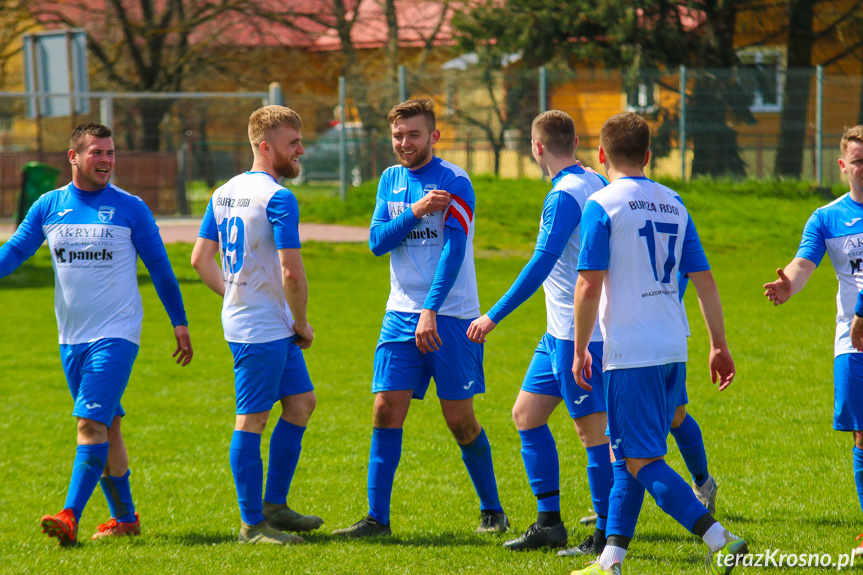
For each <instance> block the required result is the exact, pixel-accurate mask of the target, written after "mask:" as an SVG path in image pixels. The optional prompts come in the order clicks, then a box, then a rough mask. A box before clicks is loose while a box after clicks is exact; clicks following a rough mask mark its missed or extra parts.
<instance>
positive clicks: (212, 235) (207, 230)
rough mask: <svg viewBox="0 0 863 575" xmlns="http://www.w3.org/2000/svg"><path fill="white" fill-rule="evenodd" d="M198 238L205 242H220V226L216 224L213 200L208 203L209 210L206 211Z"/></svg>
mask: <svg viewBox="0 0 863 575" xmlns="http://www.w3.org/2000/svg"><path fill="white" fill-rule="evenodd" d="M198 237H199V238H204V239H205V240H212V241H214V242H218V241H219V225H218V223H217V222H216V216H215V215H214V214H213V198H212V197H211V198H210V201H209V202H207V209H206V211H204V217H203V219H202V220H201V229H200V230H198Z"/></svg>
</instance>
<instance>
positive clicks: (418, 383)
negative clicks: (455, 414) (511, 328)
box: [372, 315, 485, 400]
mask: <svg viewBox="0 0 863 575" xmlns="http://www.w3.org/2000/svg"><path fill="white" fill-rule="evenodd" d="M470 322H471V320H469V319H458V318H455V317H451V316H440V315H439V316H437V330H438V335H439V336H440V339H441V341H442V342H443V344H442V345H440V349H439V350H438V351H433V352H429V353H425V354H422V353H420V350H419V349H418V348H417V345H416V342H415V341H413V340H411V341H390V342H384V343H379V344H378V347H377V349H376V350H375V371H374V379H373V380H372V393H378V392H379V391H398V390H413V392H414V393H413V396H414V398H416V399H423V398H424V397H425V394H426V391H427V390H428V387H429V382H430V381H431V378H432V377H434V381H435V387H436V388H437V396H438V397H439V398H441V399H451V400H457V399H468V398H471V397H473V396H474V395H476V394H477V393H485V375H484V374H483V371H482V353H483V346H482V344H480V343H474V342H472V341H470V340H469V339H468V338H467V328H468V327H469V326H470Z"/></svg>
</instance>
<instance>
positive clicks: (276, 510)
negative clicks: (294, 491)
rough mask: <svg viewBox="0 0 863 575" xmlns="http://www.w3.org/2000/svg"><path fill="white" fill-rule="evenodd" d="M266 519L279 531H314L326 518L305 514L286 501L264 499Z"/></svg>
mask: <svg viewBox="0 0 863 575" xmlns="http://www.w3.org/2000/svg"><path fill="white" fill-rule="evenodd" d="M264 519H266V520H267V523H268V524H269V526H270V527H272V528H273V529H278V530H279V531H312V530H314V529H317V528H318V527H320V526H321V525H323V524H324V520H323V519H321V518H320V517H317V516H315V515H303V514H302V513H297V512H296V511H294V510H293V509H291V508H290V507H288V506H287V505H286V504H284V503H282V504H276V503H268V502H266V501H264Z"/></svg>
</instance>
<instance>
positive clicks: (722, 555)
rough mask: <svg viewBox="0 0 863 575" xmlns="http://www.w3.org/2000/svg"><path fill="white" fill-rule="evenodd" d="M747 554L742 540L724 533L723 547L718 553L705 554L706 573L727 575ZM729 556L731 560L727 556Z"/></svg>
mask: <svg viewBox="0 0 863 575" xmlns="http://www.w3.org/2000/svg"><path fill="white" fill-rule="evenodd" d="M748 554H749V546H748V545H747V544H746V541H744V540H743V539H738V538H737V537H735V536H734V535H732V534H731V533H729V532H728V531H726V532H725V545H723V546H722V549H719V550H718V551H713V552H711V553H708V554H707V559H706V560H705V564H706V566H707V572H708V573H712V574H713V575H728V574H729V573H731V571H732V570H733V569H734V567H736V566H737V564H738V562H739V561H740V559H741V558H742V557H744V556H745V555H748ZM728 555H731V556H733V559H732V558H728V557H727V556H728Z"/></svg>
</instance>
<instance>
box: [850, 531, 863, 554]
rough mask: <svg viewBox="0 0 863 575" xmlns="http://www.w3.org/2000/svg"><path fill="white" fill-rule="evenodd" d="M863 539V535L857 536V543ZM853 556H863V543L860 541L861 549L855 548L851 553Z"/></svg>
mask: <svg viewBox="0 0 863 575" xmlns="http://www.w3.org/2000/svg"><path fill="white" fill-rule="evenodd" d="M861 539H863V533H861V534H860V535H858V536H857V541H860V540H861ZM851 555H853V556H854V557H859V556H860V555H863V541H860V546H859V547H855V548H854V550H853V551H851Z"/></svg>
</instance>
